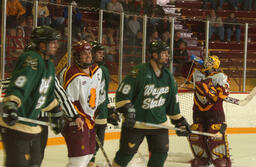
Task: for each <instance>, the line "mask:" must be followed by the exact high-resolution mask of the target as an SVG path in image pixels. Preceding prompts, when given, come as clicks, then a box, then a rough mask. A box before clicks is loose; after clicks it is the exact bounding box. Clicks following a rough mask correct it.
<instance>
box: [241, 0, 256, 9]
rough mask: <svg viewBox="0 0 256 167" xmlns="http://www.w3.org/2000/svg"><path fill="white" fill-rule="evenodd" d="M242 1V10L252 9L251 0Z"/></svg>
mask: <svg viewBox="0 0 256 167" xmlns="http://www.w3.org/2000/svg"><path fill="white" fill-rule="evenodd" d="M242 2H243V10H246V11H251V10H252V0H243V1H242ZM254 3H255V1H254Z"/></svg>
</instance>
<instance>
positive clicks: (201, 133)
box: [135, 121, 217, 137]
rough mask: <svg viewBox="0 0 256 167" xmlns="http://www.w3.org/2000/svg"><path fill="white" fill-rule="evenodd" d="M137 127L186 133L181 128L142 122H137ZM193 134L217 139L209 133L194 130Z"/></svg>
mask: <svg viewBox="0 0 256 167" xmlns="http://www.w3.org/2000/svg"><path fill="white" fill-rule="evenodd" d="M135 125H142V126H143V125H144V126H149V127H154V128H162V129H168V130H178V131H185V130H183V129H181V128H175V127H172V126H168V125H159V124H152V123H147V122H140V121H136V124H135ZM191 133H193V134H198V135H203V136H210V137H217V136H216V135H215V134H212V133H207V132H199V131H194V130H192V131H191Z"/></svg>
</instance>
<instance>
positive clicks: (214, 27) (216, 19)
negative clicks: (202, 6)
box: [207, 10, 224, 41]
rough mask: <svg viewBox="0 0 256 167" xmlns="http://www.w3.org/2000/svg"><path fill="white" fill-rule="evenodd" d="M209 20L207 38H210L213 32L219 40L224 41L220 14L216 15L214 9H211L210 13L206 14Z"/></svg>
mask: <svg viewBox="0 0 256 167" xmlns="http://www.w3.org/2000/svg"><path fill="white" fill-rule="evenodd" d="M207 20H209V21H210V27H209V40H211V38H212V35H213V33H216V34H217V35H218V36H219V38H220V40H221V41H224V26H223V22H222V19H221V17H220V16H216V13H215V10H211V12H210V15H209V16H207Z"/></svg>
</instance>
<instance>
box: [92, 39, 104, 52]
mask: <svg viewBox="0 0 256 167" xmlns="http://www.w3.org/2000/svg"><path fill="white" fill-rule="evenodd" d="M91 45H92V54H95V53H96V52H97V51H98V50H105V47H104V46H103V45H102V44H101V43H99V42H97V41H93V42H91Z"/></svg>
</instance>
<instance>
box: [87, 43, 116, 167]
mask: <svg viewBox="0 0 256 167" xmlns="http://www.w3.org/2000/svg"><path fill="white" fill-rule="evenodd" d="M91 45H92V56H93V61H94V63H96V64H97V65H98V66H99V67H100V68H101V69H102V81H101V86H102V87H103V89H101V90H102V91H101V92H100V98H102V100H101V101H104V102H103V103H102V104H101V105H100V106H99V107H98V109H97V112H98V115H97V117H96V119H95V126H94V128H95V129H96V134H97V136H98V138H99V140H100V142H101V144H102V145H103V144H104V136H105V130H106V127H107V123H111V124H112V125H118V121H119V116H118V115H117V113H116V111H115V109H114V107H113V106H110V104H109V99H108V87H109V71H108V69H107V67H106V66H104V50H105V48H104V46H103V45H102V44H100V43H99V42H97V41H94V42H91ZM98 149H99V146H98V144H96V152H97V151H98ZM95 156H96V154H95V155H94V156H93V158H92V159H91V161H90V163H89V164H88V167H94V166H95V164H94V162H95Z"/></svg>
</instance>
